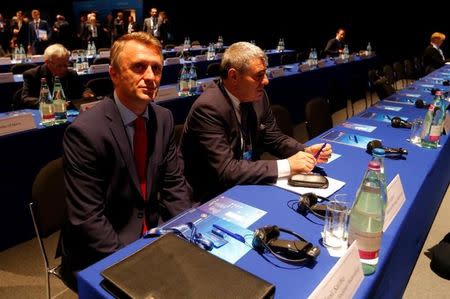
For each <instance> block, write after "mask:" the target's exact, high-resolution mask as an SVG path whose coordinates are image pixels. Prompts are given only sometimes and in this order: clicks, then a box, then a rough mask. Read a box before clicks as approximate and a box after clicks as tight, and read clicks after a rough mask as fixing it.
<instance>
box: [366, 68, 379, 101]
mask: <svg viewBox="0 0 450 299" xmlns="http://www.w3.org/2000/svg"><path fill="white" fill-rule="evenodd" d="M367 78H368V82H367V85H368V89H369V96H370V99H369V100H370V106H372V105H373V104H374V102H375V101H374V98H373V97H374V95H373V93H376V92H375V82H377V81H378V80H379V79H380V76H379V75H378V72H377V71H376V70H374V69H371V70H369V71H368V72H367Z"/></svg>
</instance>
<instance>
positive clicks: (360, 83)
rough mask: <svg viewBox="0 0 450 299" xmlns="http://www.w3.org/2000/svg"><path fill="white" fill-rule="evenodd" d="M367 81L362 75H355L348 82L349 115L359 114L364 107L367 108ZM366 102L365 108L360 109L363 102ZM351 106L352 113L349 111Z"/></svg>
mask: <svg viewBox="0 0 450 299" xmlns="http://www.w3.org/2000/svg"><path fill="white" fill-rule="evenodd" d="M366 85H367V84H366V82H365V80H364V79H363V78H361V76H357V75H354V76H352V77H351V78H350V81H348V82H347V88H348V89H347V99H348V100H347V101H348V102H347V107H346V109H347V115H348V116H353V115H355V114H358V113H359V112H361V111H362V110H364V109H367V106H368V103H367V95H366V91H367V87H366ZM362 102H364V109H358V107H361V103H362ZM349 106H350V107H351V114H350V112H349V111H348V109H349Z"/></svg>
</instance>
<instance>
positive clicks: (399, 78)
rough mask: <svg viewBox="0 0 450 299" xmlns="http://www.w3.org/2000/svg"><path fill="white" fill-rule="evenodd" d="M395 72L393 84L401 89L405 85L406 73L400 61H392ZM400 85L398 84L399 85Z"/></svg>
mask: <svg viewBox="0 0 450 299" xmlns="http://www.w3.org/2000/svg"><path fill="white" fill-rule="evenodd" d="M392 67H393V69H394V73H395V79H396V81H395V85H396V87H397V88H396V89H397V90H399V89H403V88H405V87H406V74H405V65H404V64H403V62H401V61H397V62H394V64H393V65H392ZM399 85H400V86H399Z"/></svg>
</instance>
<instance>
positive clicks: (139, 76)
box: [109, 41, 163, 106]
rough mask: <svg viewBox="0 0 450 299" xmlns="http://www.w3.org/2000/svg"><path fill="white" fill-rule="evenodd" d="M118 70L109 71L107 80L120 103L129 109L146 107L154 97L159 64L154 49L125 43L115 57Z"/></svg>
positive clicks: (158, 81) (161, 64)
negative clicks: (112, 83)
mask: <svg viewBox="0 0 450 299" xmlns="http://www.w3.org/2000/svg"><path fill="white" fill-rule="evenodd" d="M118 60H119V66H118V69H116V67H115V66H113V67H111V68H110V72H109V73H110V76H111V79H112V81H113V82H114V86H115V90H116V92H117V94H118V96H119V98H120V100H121V101H122V102H124V104H125V105H126V104H127V103H129V104H130V105H132V106H136V105H137V106H142V105H147V103H148V102H150V101H151V100H153V99H154V98H155V97H156V94H157V92H158V87H159V83H160V82H161V75H162V69H163V60H162V57H161V54H160V52H159V51H158V49H157V48H156V47H150V46H147V45H144V44H142V43H139V42H136V41H129V42H127V43H126V44H125V46H124V47H123V50H122V52H121V53H120V54H119V57H118Z"/></svg>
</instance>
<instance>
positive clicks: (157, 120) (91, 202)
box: [60, 32, 191, 289]
mask: <svg viewBox="0 0 450 299" xmlns="http://www.w3.org/2000/svg"><path fill="white" fill-rule="evenodd" d="M162 70H163V56H162V49H161V44H160V42H159V41H158V40H157V39H156V38H155V37H152V36H150V35H148V34H147V33H145V32H134V33H131V34H126V35H123V36H122V37H121V38H119V39H118V40H117V41H116V42H115V43H114V45H113V46H112V48H111V66H110V68H109V74H110V76H111V80H112V81H113V84H114V96H113V97H112V98H109V97H105V98H104V99H103V100H102V101H101V102H100V103H98V104H97V105H96V106H95V107H93V108H91V109H89V110H88V111H86V112H84V113H82V114H80V115H79V116H78V117H77V118H76V119H75V121H74V122H73V123H72V124H71V125H70V126H69V127H68V128H67V130H66V133H65V135H64V140H63V146H64V155H63V158H64V175H65V182H66V202H67V211H68V223H67V225H66V226H65V227H64V228H63V229H62V232H61V242H60V244H61V245H62V246H61V247H62V273H63V277H64V280H65V281H66V282H67V284H68V285H69V286H70V287H71V288H73V289H75V288H76V280H75V276H74V274H75V272H76V271H79V270H81V269H83V268H85V267H87V266H89V265H90V264H92V263H94V262H96V261H98V260H100V259H101V258H103V257H106V256H107V255H109V254H111V253H113V252H115V251H117V250H118V249H120V248H122V247H124V246H126V245H128V244H130V243H131V242H133V241H135V240H137V239H139V238H140V237H141V236H143V234H145V233H146V232H147V230H148V229H150V228H152V227H156V226H158V225H159V224H160V223H162V222H163V221H166V220H168V219H170V218H171V217H173V216H175V215H177V214H178V213H180V212H182V211H184V210H186V209H189V208H190V207H191V201H190V189H189V186H188V184H187V183H186V180H185V178H184V176H183V172H182V163H181V162H180V161H179V159H178V155H177V146H176V142H175V139H174V123H173V116H172V114H171V113H170V111H169V110H167V109H166V108H163V107H161V106H159V105H156V104H154V103H152V101H153V99H154V98H155V97H156V94H157V92H158V88H159V84H160V82H161V76H162ZM150 271H157V269H150Z"/></svg>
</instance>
